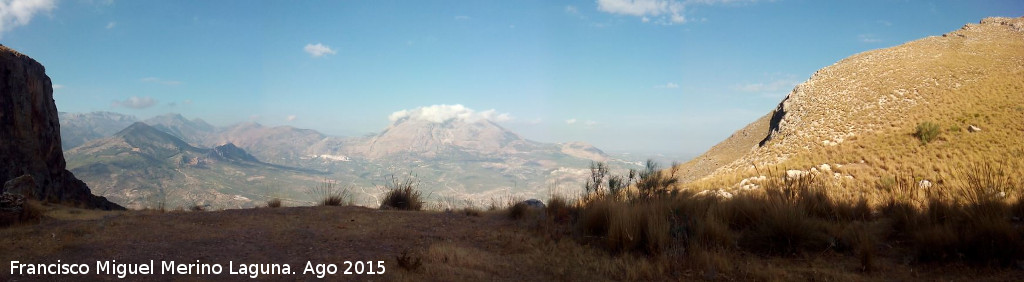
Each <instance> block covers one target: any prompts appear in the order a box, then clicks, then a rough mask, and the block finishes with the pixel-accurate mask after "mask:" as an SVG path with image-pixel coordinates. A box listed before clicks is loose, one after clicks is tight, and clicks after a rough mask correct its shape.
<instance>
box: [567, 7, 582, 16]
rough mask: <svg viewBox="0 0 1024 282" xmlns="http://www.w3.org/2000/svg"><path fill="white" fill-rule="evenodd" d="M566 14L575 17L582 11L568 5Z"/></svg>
mask: <svg viewBox="0 0 1024 282" xmlns="http://www.w3.org/2000/svg"><path fill="white" fill-rule="evenodd" d="M565 12H566V13H570V14H573V15H575V14H579V13H580V9H577V8H576V6H573V5H568V6H565Z"/></svg>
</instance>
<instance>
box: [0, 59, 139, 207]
mask: <svg viewBox="0 0 1024 282" xmlns="http://www.w3.org/2000/svg"><path fill="white" fill-rule="evenodd" d="M0 136H3V137H2V138H0V182H3V183H5V185H4V186H5V190H6V189H8V188H9V189H11V190H14V191H5V192H13V193H19V194H24V195H26V196H29V197H34V198H37V199H40V200H48V201H53V202H62V203H69V204H75V205H83V206H88V207H95V208H103V209H120V208H121V207H120V206H118V205H116V204H114V203H111V202H109V201H107V200H106V199H105V198H103V197H96V196H93V195H92V193H91V191H90V190H89V187H87V186H86V185H85V183H84V182H82V181H80V180H78V179H77V178H75V176H74V175H73V174H71V172H69V171H67V170H66V169H65V168H64V165H65V163H64V154H63V153H64V152H63V150H62V149H61V136H60V122H59V121H58V114H57V106H56V104H54V102H53V86H52V85H51V84H50V77H48V76H47V75H46V70H45V69H44V68H43V65H41V64H39V63H38V62H36V61H35V60H33V59H32V58H29V57H28V56H25V55H22V54H21V53H18V52H17V51H14V50H12V49H10V48H7V47H4V46H2V45H0ZM22 176H25V177H22ZM15 178H18V179H19V181H17V182H18V183H7V182H8V181H10V180H13V179H15ZM8 184H10V185H8ZM14 184H18V185H14Z"/></svg>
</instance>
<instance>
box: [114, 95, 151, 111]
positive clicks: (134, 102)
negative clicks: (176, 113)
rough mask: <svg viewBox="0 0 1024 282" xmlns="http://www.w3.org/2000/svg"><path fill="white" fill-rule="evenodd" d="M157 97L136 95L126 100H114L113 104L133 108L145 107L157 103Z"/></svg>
mask: <svg viewBox="0 0 1024 282" xmlns="http://www.w3.org/2000/svg"><path fill="white" fill-rule="evenodd" d="M156 102H157V101H156V99H153V98H150V97H136V96H132V97H131V98H128V99H125V100H124V101H114V102H113V103H111V106H114V107H125V108H132V109H145V108H149V107H152V106H153V105H156Z"/></svg>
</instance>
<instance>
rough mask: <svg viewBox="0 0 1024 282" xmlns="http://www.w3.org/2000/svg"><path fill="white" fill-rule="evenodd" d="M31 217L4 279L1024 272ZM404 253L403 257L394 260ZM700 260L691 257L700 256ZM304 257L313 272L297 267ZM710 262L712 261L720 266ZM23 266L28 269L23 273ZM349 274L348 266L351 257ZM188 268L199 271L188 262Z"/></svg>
mask: <svg viewBox="0 0 1024 282" xmlns="http://www.w3.org/2000/svg"><path fill="white" fill-rule="evenodd" d="M44 209H47V211H46V218H44V219H43V220H42V222H40V223H39V224H26V225H21V226H14V227H8V228H4V229H0V263H3V265H2V266H0V281H36V280H45V281H94V280H128V281H140V280H145V281H206V280H218V281H223V280H239V281H243V280H245V281H249V280H252V278H251V276H252V275H250V274H231V273H230V272H231V271H235V272H241V270H243V269H248V267H244V268H243V267H240V266H239V265H240V264H246V265H249V264H279V265H280V264H287V265H288V266H289V268H290V271H291V272H292V273H293V274H258V275H257V276H256V279H259V280H272V281H306V280H321V278H318V275H317V273H316V269H315V266H316V264H324V265H327V264H334V265H336V267H337V270H336V273H335V274H324V275H323V276H322V277H323V278H322V279H327V280H332V281H334V280H358V281H422V280H433V281H467V280H468V281H481V280H483V281H622V280H739V281H750V280H766V281H770V280H778V281H792V280H798V281H807V280H822V281H864V280H878V281H889V280H929V281H931V280H944V281H976V280H991V281H1021V280H1022V278H1024V272H1022V271H1018V270H1006V269H975V268H970V267H964V266H941V267H928V266H923V267H922V266H915V265H912V264H904V263H901V262H899V261H898V258H897V259H888V260H886V261H882V262H880V263H879V265H880V266H879V267H878V270H876V271H873V272H870V273H864V272H859V271H857V270H856V268H857V265H858V263H857V262H856V261H855V259H853V258H849V257H843V256H833V255H829V254H821V255H813V256H806V255H805V256H799V257H792V258H763V257H757V256H752V255H745V254H725V255H719V256H709V257H708V259H707V261H706V262H704V263H694V262H682V261H680V262H676V261H665V260H670V259H667V258H666V257H664V256H662V257H658V258H641V257H635V256H632V255H612V254H609V253H607V252H605V251H602V250H600V249H598V248H594V247H590V246H585V245H581V244H580V243H578V242H576V241H575V240H572V239H571V238H551V237H548V236H547V235H543V234H551V233H550V232H537V231H536V228H535V227H531V225H530V224H529V223H528V220H527V221H524V220H519V221H514V220H511V219H508V218H507V217H506V216H505V214H503V213H501V212H500V211H494V212H484V213H482V214H480V215H467V214H465V213H462V212H409V211H382V210H376V209H370V208H365V207H287V208H258V209H243V210H225V211H209V212H183V211H176V212H175V211H169V212H157V211H127V212H99V211H90V210H79V209H74V208H66V207H60V206H47V207H44ZM403 253H405V254H406V256H405V257H408V258H409V262H410V263H409V264H413V265H414V264H416V263H415V262H416V261H417V260H418V261H419V262H420V263H421V265H419V266H418V267H417V266H406V267H402V266H400V265H399V261H398V258H399V257H402V256H403ZM57 260H60V261H61V263H71V264H86V265H88V267H89V270H90V273H89V274H86V275H27V274H22V275H18V274H17V273H15V274H14V275H12V274H11V273H12V272H11V271H12V265H11V262H12V261H19V262H20V263H30V264H52V263H57ZM114 260H116V263H129V264H140V263H141V264H149V263H150V261H151V260H152V261H154V262H153V264H154V267H155V268H156V269H154V270H153V271H154V272H155V273H154V274H135V275H131V274H128V275H126V276H125V278H124V279H119V278H118V275H117V274H116V273H113V272H112V273H109V274H108V273H101V274H97V273H96V272H97V268H98V266H97V262H98V261H99V262H103V261H114ZM197 260H198V261H199V263H202V264H208V265H212V264H219V265H220V266H221V267H222V268H221V273H220V274H194V273H193V274H173V275H172V274H162V275H161V274H160V271H161V268H162V265H161V264H162V262H169V261H174V262H176V263H180V264H188V263H196V261H197ZM698 260H699V259H698ZM346 261H349V262H353V263H354V262H357V261H361V262H363V265H364V266H363V267H364V269H363V272H367V271H369V268H366V266H365V265H366V263H367V262H369V264H370V265H371V266H372V268H374V269H378V268H379V267H380V266H378V265H377V264H378V261H383V263H382V265H383V269H384V271H383V274H365V273H364V274H344V273H343V271H345V268H348V267H349V265H348V264H346V263H345V262H346ZM307 262H310V263H311V264H312V265H313V266H314V271H313V272H306V273H304V272H305V271H304V268H305V266H306V264H307ZM707 266H715V268H717V269H713V268H709V267H707ZM22 270H23V271H24V270H25V269H24V268H23V269H22ZM349 270H352V271H354V270H356V269H355V265H354V264H353V266H352V268H351V269H349ZM192 271H193V272H195V271H197V270H196V269H195V268H193V269H192Z"/></svg>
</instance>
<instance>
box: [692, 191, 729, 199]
mask: <svg viewBox="0 0 1024 282" xmlns="http://www.w3.org/2000/svg"><path fill="white" fill-rule="evenodd" d="M696 196H701V197H716V198H720V199H729V198H732V193H729V192H726V191H725V190H722V189H715V190H704V191H700V192H699V193H697V194H696Z"/></svg>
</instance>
